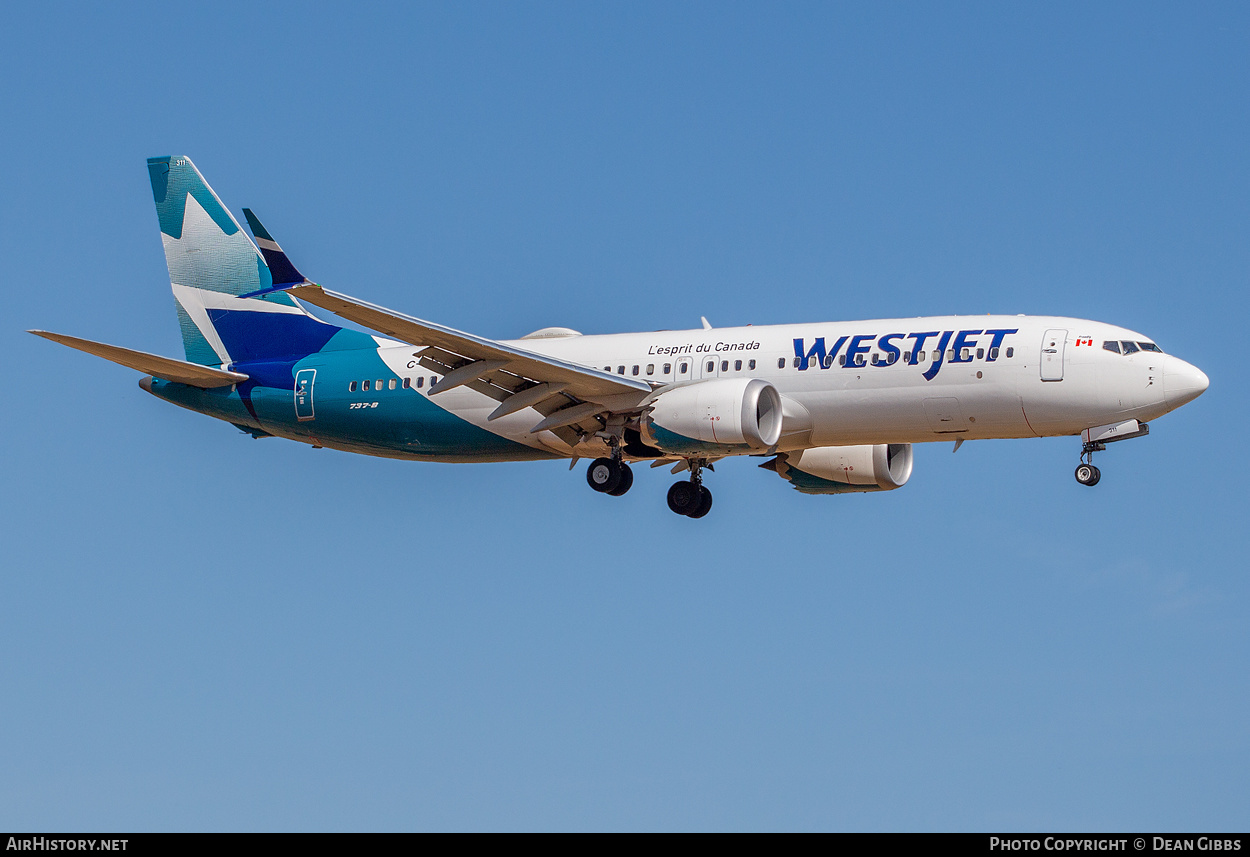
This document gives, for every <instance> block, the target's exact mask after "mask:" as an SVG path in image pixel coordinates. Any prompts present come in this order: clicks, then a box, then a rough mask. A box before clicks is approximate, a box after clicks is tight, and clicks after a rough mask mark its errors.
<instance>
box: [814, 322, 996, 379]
mask: <svg viewBox="0 0 1250 857" xmlns="http://www.w3.org/2000/svg"><path fill="white" fill-rule="evenodd" d="M1017 332H1018V329H1013V330H1006V329H999V330H960V331H954V330H926V331H924V332H923V333H886V334H884V335H882V336H877V334H875V333H865V334H857V335H855V336H840V337H838V340H837V342H835V343H833V347H832V348H826V347H825V338H824V337H823V336H818V337H816V341H815V342H813V343H812V347H811V348H806V341H805V340H803V339H796V340H794V357H795V362H796V363H798V369H799V371H800V372H802V371H804V370H806V369H807V368H808V367H811V366H817V367H820V368H821V369H828V368H830V367H831V366H833V365H834V363H835V362H836V363H838V365H840V366H841V367H842V368H843V369H853V368H855V367H858V366H864V365H866V364H867V360H868V358H867V357H866V356H865V355H868V354H870V353H872V351H873V346H874V345H875V346H876V348H877V352H878V353H877V359H876V361H874V362H873V363H872V364H871V365H873V366H892V365H894V364H895V363H897V362H898V361H899V360H900V359H902V360H904V361H906V363H907V365H908V366H919V365H920V363H921V362H922V361H923V360H924V359H925V357H926V356H928V352H929V349H926V348H925V344H926V343H929V342H932V345H930V346H929V348H930V349H932V355H933V359H932V362H931V363H930V364H929V368H928V369H926V370H925V373H924V379H925V380H926V381H932V380H933V379H934V378H936V377H937V373H938V372H939V371H941V369H942V364H943V363H946V362H949V363H971V362H973V361H974V360H980V359H984V360H985V362H986V363H993V362H994V361H995V360H997V359H998V350H999V348H1001V347H1002V344H1003V339H1004V338H1005V337H1007V336H1010V335H1011V334H1013V333H1017ZM983 336H988V337H990V339H989V342H988V344H986V343H985V342H984V341H983V340H982V339H981V337H983ZM952 338H953V339H954V341H953V342H952ZM896 343H897V344H896ZM844 345H845V346H846V351H845V352H844V353H842V346H844ZM948 348H949V351H948ZM839 354H841V358H842V359H840V360H839V359H838V357H839ZM981 354H984V355H985V356H984V358H982V357H981ZM813 358H815V359H813Z"/></svg>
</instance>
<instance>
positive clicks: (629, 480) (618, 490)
mask: <svg viewBox="0 0 1250 857" xmlns="http://www.w3.org/2000/svg"><path fill="white" fill-rule="evenodd" d="M617 466H618V467H619V468H620V469H621V484H620V485H617V486H616V487H615V488H613V489H612V490H611V491H609V492H608V493H609V494H611V495H612V496H613V497H619V496H621V495H622V494H624V493H625V492H626V491H628V490H629V489H630V487H631V486H632V485H633V484H634V471H633V469H632V468H630V466H629V465H628V464H626V463H625V462H623V461H622V462H621V463H620V464H618V465H617Z"/></svg>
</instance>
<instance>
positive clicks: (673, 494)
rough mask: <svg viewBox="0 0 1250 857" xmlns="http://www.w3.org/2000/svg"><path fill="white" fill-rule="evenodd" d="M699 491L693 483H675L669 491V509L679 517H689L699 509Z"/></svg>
mask: <svg viewBox="0 0 1250 857" xmlns="http://www.w3.org/2000/svg"><path fill="white" fill-rule="evenodd" d="M699 500H700V497H699V491H698V488H697V487H696V486H695V484H694V483H693V482H674V483H673V487H672V488H669V489H668V507H669V508H670V509H672V510H673V511H674V512H676V513H677V514H679V515H689V514H690V513H691V512H692V511H693V510H695V509H697V508H698V507H699Z"/></svg>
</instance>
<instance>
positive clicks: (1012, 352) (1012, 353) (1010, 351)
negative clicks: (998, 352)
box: [1007, 347, 1016, 359]
mask: <svg viewBox="0 0 1250 857" xmlns="http://www.w3.org/2000/svg"><path fill="white" fill-rule="evenodd" d="M1015 356H1016V349H1014V348H1010V347H1009V348H1008V349H1007V357H1008V359H1010V358H1012V357H1015Z"/></svg>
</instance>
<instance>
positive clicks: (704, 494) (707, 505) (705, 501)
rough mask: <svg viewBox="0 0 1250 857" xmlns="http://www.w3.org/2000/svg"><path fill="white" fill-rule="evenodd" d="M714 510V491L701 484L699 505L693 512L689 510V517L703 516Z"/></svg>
mask: <svg viewBox="0 0 1250 857" xmlns="http://www.w3.org/2000/svg"><path fill="white" fill-rule="evenodd" d="M710 511H712V492H711V491H709V490H707V489H706V488H704V487H703V486H702V485H700V486H699V505H698V506H696V507H695V510H694V511H693V512H687V513H686V517H687V518H702V517H703V516H704V515H706V514H707V513H708V512H710Z"/></svg>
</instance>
